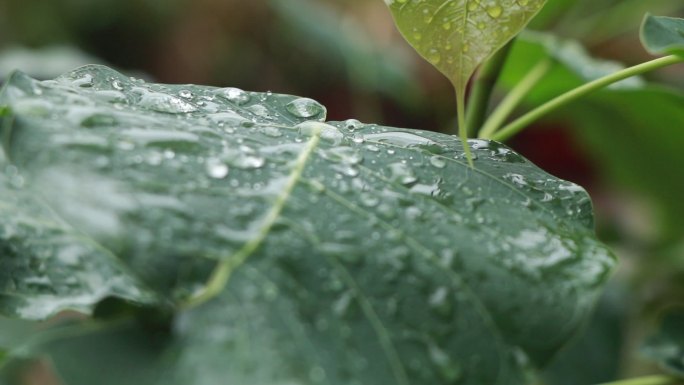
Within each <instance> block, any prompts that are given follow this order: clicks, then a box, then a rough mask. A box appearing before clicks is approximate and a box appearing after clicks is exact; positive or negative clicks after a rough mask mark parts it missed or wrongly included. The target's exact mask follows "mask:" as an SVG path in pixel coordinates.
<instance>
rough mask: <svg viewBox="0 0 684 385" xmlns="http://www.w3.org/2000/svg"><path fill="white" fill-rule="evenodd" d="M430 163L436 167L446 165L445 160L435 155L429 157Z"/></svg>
mask: <svg viewBox="0 0 684 385" xmlns="http://www.w3.org/2000/svg"><path fill="white" fill-rule="evenodd" d="M430 164H431V165H433V166H434V167H437V168H444V167H446V160H444V158H442V157H439V156H436V155H435V156H431V157H430Z"/></svg>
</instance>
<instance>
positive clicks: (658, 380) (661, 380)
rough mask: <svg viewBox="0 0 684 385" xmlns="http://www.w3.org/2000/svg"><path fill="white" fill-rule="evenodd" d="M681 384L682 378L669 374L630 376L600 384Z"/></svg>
mask: <svg viewBox="0 0 684 385" xmlns="http://www.w3.org/2000/svg"><path fill="white" fill-rule="evenodd" d="M677 384H682V380H679V379H676V378H673V377H669V376H648V377H639V378H631V379H629V380H622V381H615V382H607V383H605V384H600V385H677Z"/></svg>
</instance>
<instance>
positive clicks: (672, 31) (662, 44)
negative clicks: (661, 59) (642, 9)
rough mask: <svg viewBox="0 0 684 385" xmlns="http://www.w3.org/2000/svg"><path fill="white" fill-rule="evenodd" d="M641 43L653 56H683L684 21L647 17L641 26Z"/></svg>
mask: <svg viewBox="0 0 684 385" xmlns="http://www.w3.org/2000/svg"><path fill="white" fill-rule="evenodd" d="M641 42H642V43H643V44H644V46H645V47H646V49H647V50H648V51H649V52H650V53H652V54H654V55H658V54H677V55H684V19H681V18H676V17H665V16H653V15H647V16H646V18H645V19H644V23H643V24H642V26H641Z"/></svg>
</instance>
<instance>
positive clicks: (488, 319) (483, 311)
mask: <svg viewBox="0 0 684 385" xmlns="http://www.w3.org/2000/svg"><path fill="white" fill-rule="evenodd" d="M324 193H325V194H326V195H328V196H329V197H330V198H332V199H334V200H336V201H337V202H338V203H339V204H341V205H343V206H345V207H347V208H348V209H349V210H351V211H353V212H356V213H357V214H360V215H363V216H366V217H370V215H369V213H368V212H367V211H365V210H363V209H362V208H360V207H358V206H357V205H356V204H355V203H353V202H351V201H349V200H348V199H346V198H344V197H343V196H340V195H339V194H336V193H333V192H331V191H329V189H326V190H325V192H324ZM371 218H373V219H377V220H378V223H380V224H381V225H382V226H383V227H385V228H386V229H389V230H392V231H394V232H396V233H398V234H399V235H401V236H403V237H404V239H405V240H406V241H407V243H408V244H409V245H411V246H412V247H413V248H414V249H415V250H416V251H418V252H420V253H421V254H423V256H425V257H426V258H427V260H428V261H430V262H432V263H434V264H435V265H436V266H437V267H439V268H440V269H443V268H442V267H441V266H440V265H439V263H438V262H437V260H436V259H437V255H436V254H435V253H434V252H433V251H432V250H430V249H429V248H427V247H425V246H424V245H423V244H422V243H421V242H419V241H418V240H416V239H415V238H413V237H412V236H410V235H408V234H406V233H405V232H404V231H402V230H400V229H397V228H396V227H394V226H393V225H392V224H391V223H388V222H386V221H384V220H382V219H379V218H378V217H377V216H373V217H371ZM446 271H447V272H448V276H451V278H452V280H453V282H454V284H455V285H456V286H461V287H462V288H463V289H464V290H465V292H466V293H467V295H468V297H469V298H471V299H472V303H473V305H474V307H475V309H476V310H477V312H478V313H479V314H480V316H482V318H483V321H484V322H485V325H486V326H487V329H489V330H490V331H491V333H492V336H493V337H494V339H495V340H496V343H497V345H498V346H499V347H500V349H497V355H498V356H499V359H500V363H505V362H506V360H505V357H502V356H501V354H502V352H503V351H508V349H507V347H506V346H505V344H504V338H503V336H502V335H501V333H500V331H499V330H498V329H497V327H496V326H495V323H494V320H493V316H492V314H491V313H490V312H489V310H487V308H486V307H485V306H484V304H483V303H482V301H481V300H480V298H479V297H478V296H476V295H475V292H474V291H473V290H472V288H471V287H470V286H469V285H468V283H467V282H466V281H465V280H464V279H463V277H461V276H460V275H459V274H458V273H457V272H455V271H453V270H449V269H446ZM393 346H394V345H392V347H393ZM395 350H396V349H395ZM498 375H499V376H500V375H501V372H500V373H498Z"/></svg>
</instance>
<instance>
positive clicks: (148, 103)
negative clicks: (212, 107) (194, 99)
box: [139, 92, 197, 114]
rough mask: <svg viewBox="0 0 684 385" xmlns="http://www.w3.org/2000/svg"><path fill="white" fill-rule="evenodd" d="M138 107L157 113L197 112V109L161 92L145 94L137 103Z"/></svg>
mask: <svg viewBox="0 0 684 385" xmlns="http://www.w3.org/2000/svg"><path fill="white" fill-rule="evenodd" d="M139 104H140V106H142V107H144V108H148V109H150V110H154V111H157V112H166V113H169V114H180V113H188V112H194V111H197V107H195V106H193V105H192V104H190V103H188V102H186V101H184V100H183V99H180V98H177V97H175V96H171V95H167V94H164V93H161V92H146V93H144V94H143V96H142V98H141V99H140V102H139Z"/></svg>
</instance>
